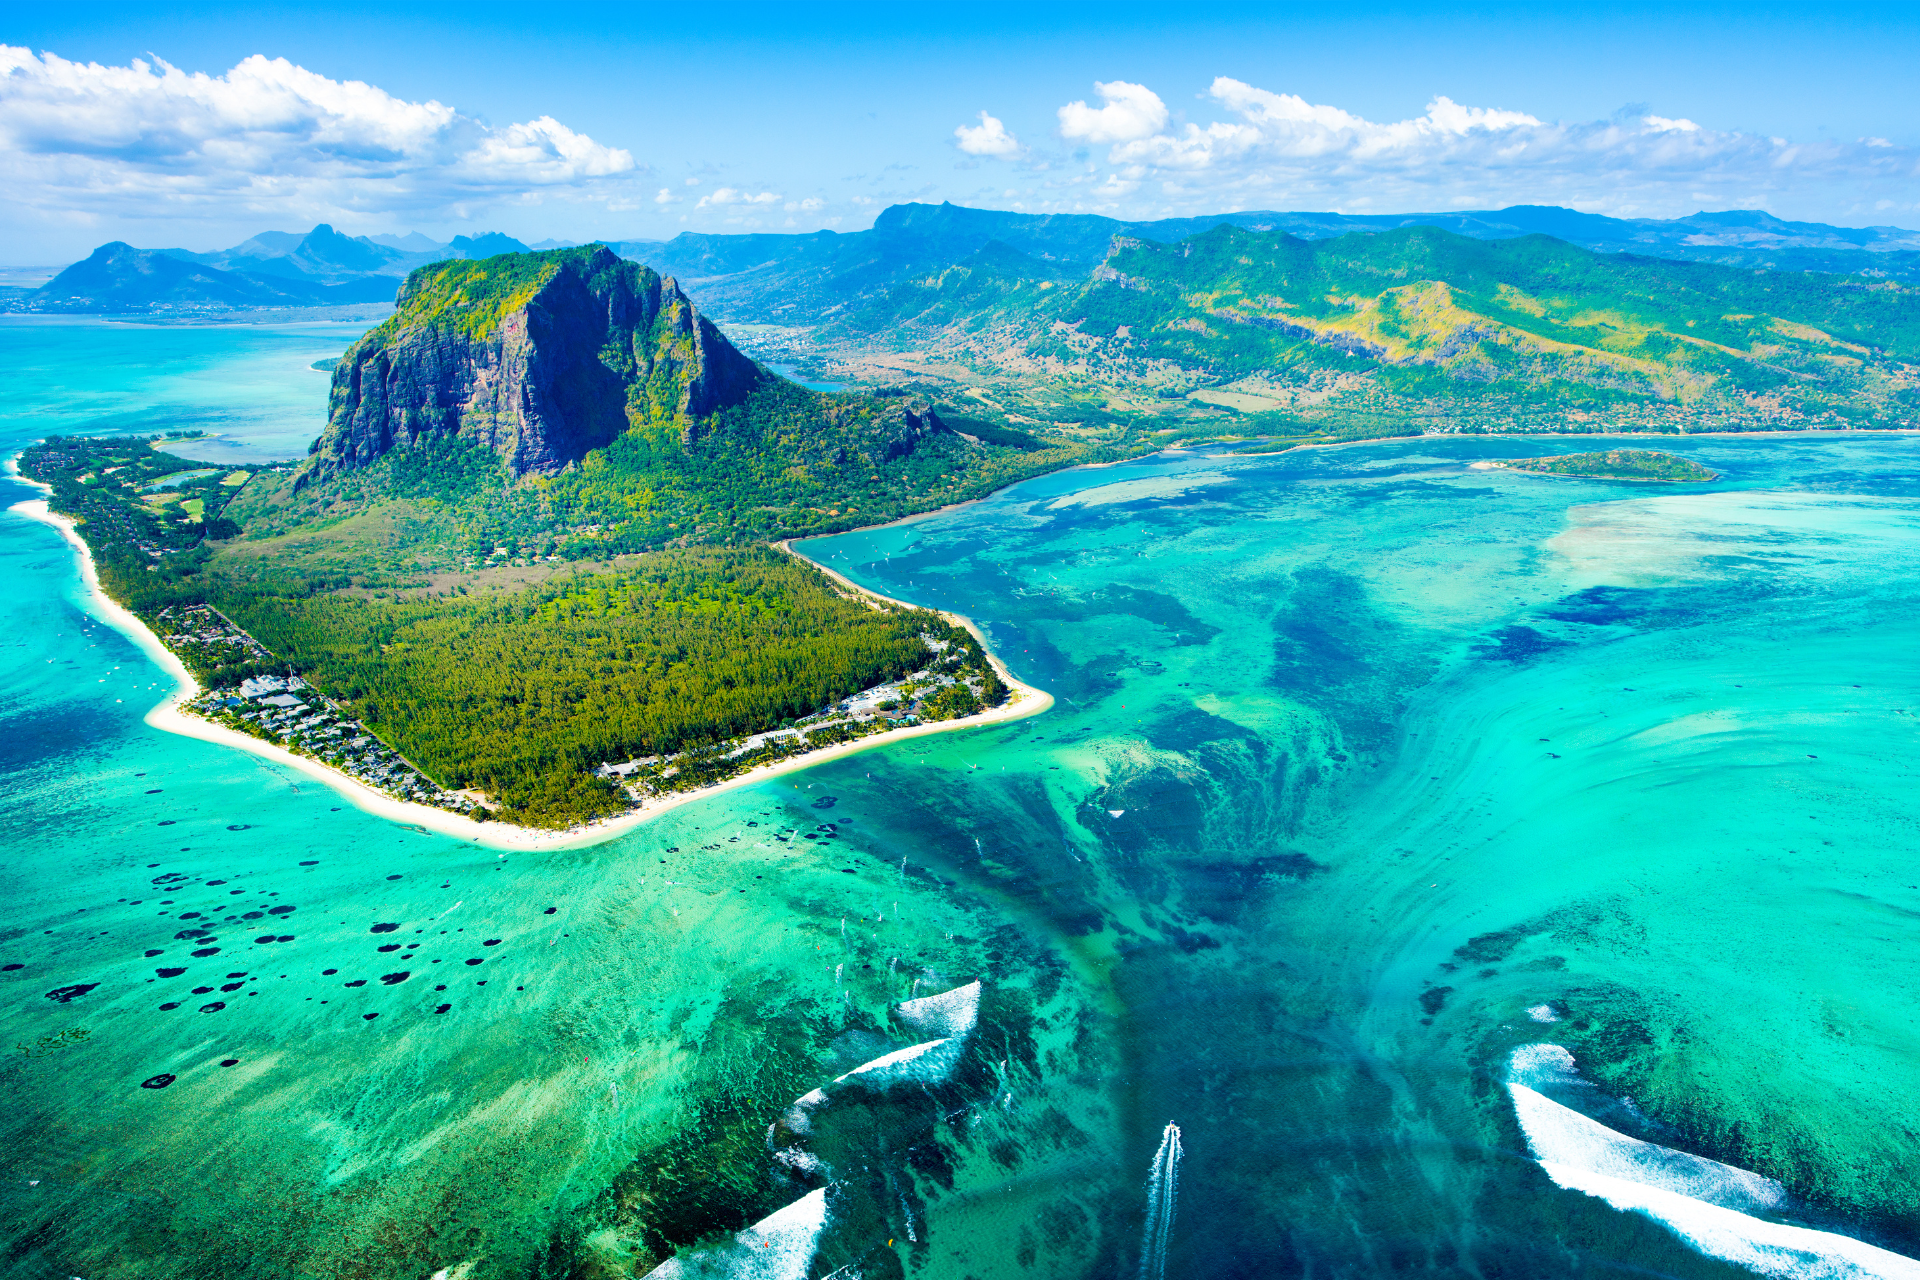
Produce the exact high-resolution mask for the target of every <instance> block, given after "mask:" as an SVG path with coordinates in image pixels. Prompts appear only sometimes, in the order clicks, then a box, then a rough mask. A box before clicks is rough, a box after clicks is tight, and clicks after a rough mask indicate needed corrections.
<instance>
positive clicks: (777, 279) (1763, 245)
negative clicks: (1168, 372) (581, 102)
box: [614, 204, 1920, 325]
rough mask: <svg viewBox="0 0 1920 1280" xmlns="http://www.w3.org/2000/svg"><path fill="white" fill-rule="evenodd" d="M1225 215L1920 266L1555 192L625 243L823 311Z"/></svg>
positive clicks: (1843, 242)
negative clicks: (1468, 203) (1571, 200)
mask: <svg viewBox="0 0 1920 1280" xmlns="http://www.w3.org/2000/svg"><path fill="white" fill-rule="evenodd" d="M1222 224H1226V225H1231V226H1236V227H1241V228H1244V229H1246V230H1249V231H1283V232H1286V233H1288V234H1290V235H1294V236H1297V237H1300V238H1301V239H1305V240H1325V239H1329V238H1332V237H1335V236H1344V235H1351V234H1353V233H1355V232H1362V233H1374V234H1377V233H1380V232H1384V231H1391V230H1396V229H1399V228H1403V227H1437V228H1440V229H1441V230H1445V231H1451V232H1453V233H1454V234H1456V235H1462V236H1467V237H1469V238H1472V239H1476V240H1509V239H1515V238H1518V237H1520V236H1527V235H1548V236H1552V237H1554V238H1555V239H1558V240H1564V241H1567V242H1568V243H1570V244H1575V245H1578V246H1580V247H1581V248H1584V249H1590V250H1593V251H1595V252H1598V253H1608V254H1618V253H1631V254H1638V255H1640V256H1643V257H1652V258H1678V259H1683V260H1688V261H1696V262H1714V263H1719V264H1721V265H1724V266H1743V267H1754V268H1764V269H1772V270H1779V271H1823V272H1832V273H1835V274H1841V275H1866V276H1872V277H1877V278H1887V279H1902V280H1920V232H1916V231H1908V230H1905V229H1903V228H1899V227H1865V228H1856V227H1832V226H1827V225H1825V224H1823V223H1814V222H1786V221H1783V220H1781V219H1779V218H1776V217H1774V216H1773V215H1772V214H1768V213H1760V212H1757V211H1753V210H1735V211H1732V212H1728V213H1697V214H1694V215H1692V216H1691V217H1687V218H1676V219H1672V220H1659V219H1653V218H1637V219H1623V218H1607V217H1602V216H1600V215H1598V214H1589V213H1580V212H1578V211H1576V210H1573V209H1561V208H1556V207H1553V206H1550V205H1516V206H1514V207H1513V208H1510V209H1500V210H1493V211H1475V212H1465V213H1406V214H1377V215H1350V214H1339V213H1275V212H1269V211H1256V212H1249V213H1222V214H1210V215H1207V216H1204V217H1197V218H1168V219H1162V220H1160V221H1154V222H1122V221H1119V220H1117V219H1114V218H1105V217H1100V216H1098V215H1096V214H1078V213H1072V214H1022V213H1006V212H1001V211H998V210H991V209H968V208H963V207H961V206H959V205H953V204H941V205H927V204H903V205H894V206H892V207H890V208H888V209H886V210H885V211H884V212H882V213H881V214H880V216H879V218H877V219H876V220H875V221H874V225H873V229H872V230H870V231H856V232H851V233H848V234H844V235H839V234H835V233H834V232H831V231H820V232H815V233H813V234H811V235H713V234H703V233H694V232H687V233H683V234H681V235H679V236H676V237H674V238H673V239H672V240H669V241H667V242H665V243H664V244H651V245H649V244H644V243H635V242H627V243H624V244H619V245H615V246H614V248H615V249H616V250H617V251H618V252H620V253H621V254H623V255H624V256H626V257H630V258H636V259H638V260H639V261H642V262H645V263H646V264H647V265H648V266H650V267H652V268H653V269H654V270H656V271H659V272H662V273H663V274H667V275H671V276H673V277H675V278H676V279H677V280H679V282H680V284H681V286H682V287H683V288H685V289H686V290H687V292H688V293H689V294H690V295H691V296H692V297H693V298H694V299H695V300H696V301H697V302H699V303H700V305H701V306H702V307H703V308H704V309H705V310H706V311H707V313H708V314H710V315H713V316H715V317H716V318H719V319H722V320H730V321H735V322H746V323H766V324H794V325H813V324H817V323H818V322H820V321H821V320H823V319H827V320H830V319H832V318H834V317H836V316H838V315H840V314H841V313H843V312H845V311H848V310H851V309H854V308H857V307H860V306H863V305H866V304H868V303H870V302H871V301H872V300H873V299H874V298H875V297H876V296H877V295H878V294H879V293H880V292H881V291H883V290H885V289H887V288H890V287H892V286H894V285H898V284H901V283H904V282H907V281H911V280H915V279H918V278H921V277H924V276H926V275H928V274H929V273H937V272H940V271H943V270H945V269H946V268H948V267H951V266H955V265H958V264H959V263H961V262H963V261H965V260H966V259H968V258H969V257H971V256H972V255H974V254H976V253H978V252H980V251H981V250H983V249H985V248H986V247H987V246H988V245H990V244H999V245H1001V246H1003V247H1005V248H1007V249H1011V250H1013V251H1015V252H1017V253H1019V254H1021V255H1022V256H1023V257H1025V258H1027V259H1031V260H1032V267H1031V268H1030V269H1034V270H1039V269H1050V270H1052V271H1054V272H1056V273H1057V274H1058V275H1059V276H1060V278H1062V279H1081V278H1084V277H1085V276H1086V274H1087V273H1088V272H1089V271H1091V270H1092V269H1093V268H1094V267H1096V266H1098V265H1099V264H1100V263H1101V262H1102V261H1104V260H1105V258H1106V256H1107V252H1108V250H1109V248H1110V246H1111V245H1112V243H1113V238H1114V237H1115V236H1125V237H1128V238H1130V239H1137V240H1149V241H1155V242H1158V243H1161V244H1174V243H1177V242H1179V241H1181V240H1184V239H1186V238H1187V237H1189V236H1193V235H1197V234H1199V233H1200V232H1203V231H1207V230H1210V229H1212V228H1213V227H1217V226H1220V225H1222Z"/></svg>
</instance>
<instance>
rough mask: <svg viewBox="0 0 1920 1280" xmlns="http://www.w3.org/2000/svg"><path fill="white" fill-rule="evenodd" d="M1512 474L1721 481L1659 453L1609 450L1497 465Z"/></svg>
mask: <svg viewBox="0 0 1920 1280" xmlns="http://www.w3.org/2000/svg"><path fill="white" fill-rule="evenodd" d="M1498 465H1499V466H1502V467H1505V468H1507V469H1508V470H1510V471H1537V472H1540V473H1541V474H1543V475H1550V476H1576V477H1581V478H1585V479H1592V480H1662V481H1666V482H1668V483H1673V484H1699V483H1702V482H1704V481H1707V480H1718V479H1719V478H1720V477H1719V476H1718V475H1716V474H1715V473H1713V472H1711V471H1709V470H1707V469H1706V468H1705V467H1703V466H1701V465H1700V464H1699V463H1697V462H1689V461H1687V460H1686V459H1685V458H1678V457H1675V456H1674V455H1673V454H1671V453H1662V452H1660V451H1659V450H1657V449H1606V450H1602V451H1600V452H1598V453H1559V454H1553V455H1551V456H1549V457H1545V458H1506V459H1503V460H1501V461H1500V462H1499V463H1498Z"/></svg>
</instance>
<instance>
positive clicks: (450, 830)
mask: <svg viewBox="0 0 1920 1280" xmlns="http://www.w3.org/2000/svg"><path fill="white" fill-rule="evenodd" d="M9 471H10V473H11V474H13V475H15V476H16V477H17V478H19V479H20V480H22V481H23V482H25V483H28V484H34V483H35V482H34V481H31V480H28V479H27V478H26V477H24V476H20V475H19V473H18V471H17V470H15V469H14V468H13V466H12V463H11V461H10V462H9ZM38 487H40V488H45V487H46V486H44V485H40V486H38ZM11 510H13V511H16V512H18V513H19V514H21V515H23V516H26V517H28V518H29V519H33V520H38V521H41V522H42V523H44V524H49V525H52V526H53V527H54V528H56V529H58V530H59V531H60V535H61V536H62V537H63V538H65V539H66V541H67V542H68V544H69V545H71V546H72V547H73V549H74V551H75V552H76V553H78V555H79V557H80V572H81V576H82V577H83V578H84V579H85V581H86V583H87V587H88V592H87V596H88V601H87V602H88V605H89V607H90V608H91V609H92V610H93V612H94V613H95V614H96V615H97V616H99V617H100V619H101V620H102V621H104V622H106V623H108V624H109V625H111V626H113V627H114V628H115V629H117V630H119V631H121V632H124V633H125V634H126V635H127V636H128V637H129V638H130V639H132V640H133V642H134V643H135V644H137V645H139V646H140V648H141V650H142V651H143V652H145V653H146V654H147V656H149V657H151V658H152V659H153V660H154V662H155V663H156V664H158V665H159V666H160V667H161V668H162V669H164V670H165V671H166V672H167V673H168V674H169V675H171V676H172V677H173V678H174V681H175V687H174V690H173V692H172V693H170V694H168V695H167V696H166V698H165V699H163V700H162V701H161V702H160V703H159V705H157V706H155V707H154V708H153V709H152V710H151V711H149V712H148V713H147V715H146V722H147V723H148V724H150V725H152V726H153V727H154V728H156V729H161V730H165V731H166V732H168V733H177V734H181V735H183V736H185V737H189V738H199V739H201V740H202V741H204V742H215V743H219V744H220V745H222V746H227V747H233V748H235V749H237V750H240V751H246V752H251V753H252V754H253V755H256V756H259V757H261V758H262V759H266V760H272V761H274V762H275V763H277V764H283V765H286V766H287V767H288V768H291V769H297V770H299V771H300V772H301V773H304V774H306V775H307V776H309V777H311V778H314V779H316V780H318V781H320V782H323V783H325V784H326V785H327V786H329V787H331V788H332V789H333V790H334V791H336V792H338V793H339V794H340V795H341V796H343V797H345V798H346V799H347V801H348V802H349V803H351V804H352V805H353V806H354V807H355V808H358V809H361V810H363V811H364V812H367V813H371V814H374V815H376V816H378V817H381V818H386V819H387V820H389V821H391V822H396V823H399V824H401V825H402V826H410V827H416V828H422V829H425V830H427V831H432V832H437V833H439V834H441V835H447V836H452V837H455V838H456V839H461V840H471V841H473V842H474V843H476V844H479V845H483V846H485V847H488V848H495V849H558V848H575V847H579V846H582V845H591V844H598V843H600V842H602V841H604V840H611V839H613V838H614V837H615V836H618V835H621V834H623V833H624V832H627V831H630V830H632V829H633V828H635V827H638V826H640V825H641V824H643V823H645V822H648V821H650V820H652V819H653V818H656V817H658V816H659V815H661V814H663V813H665V812H667V811H668V810H670V809H677V808H679V807H680V806H681V805H685V804H691V803H693V802H694V801H696V800H702V799H705V798H706V797H708V796H711V795H717V794H719V793H720V792H722V791H730V790H732V789H734V788H736V787H745V786H751V785H753V784H755V783H759V782H765V781H767V780H768V779H770V778H777V777H779V776H781V775H782V774H788V773H796V772H798V771H800V770H802V769H808V768H811V767H812V766H814V765H816V764H822V763H824V762H826V761H828V760H836V759H839V758H841V757H843V756H850V755H854V754H856V753H858V752H861V751H868V750H871V749H873V748H874V747H879V746H884V745H886V744H887V743H890V742H897V741H900V740H902V739H904V738H916V737H923V736H925V735H928V734H934V733H949V732H952V731H954V730H957V729H971V728H975V727H978V726H984V725H990V724H998V723H1002V722H1004V721H1008V720H1019V719H1023V718H1024V717H1027V716H1031V715H1038V714H1039V713H1040V712H1042V711H1045V710H1046V709H1047V708H1048V707H1051V706H1052V705H1053V697H1052V695H1051V694H1048V693H1046V692H1044V691H1042V690H1040V689H1035V688H1033V687H1032V686H1031V685H1027V684H1022V683H1021V682H1020V681H1018V680H1016V679H1014V678H1013V676H1012V674H1011V673H1009V672H1008V671H1007V669H1006V666H1005V664H1004V663H1002V662H1001V661H1000V659H999V658H998V657H996V656H995V655H994V653H993V651H992V649H991V648H988V646H987V643H986V639H985V637H983V636H981V634H980V630H979V628H978V627H976V626H974V625H973V623H972V622H971V621H969V620H967V619H965V618H962V617H959V616H958V615H956V614H943V616H945V617H948V618H951V619H952V620H953V622H954V623H955V624H956V625H959V626H964V627H966V628H967V630H969V631H970V632H972V633H973V635H974V637H975V638H976V639H979V640H980V644H981V648H982V649H983V650H985V652H986V654H987V659H988V661H989V662H991V663H992V664H993V668H994V671H995V672H996V673H997V674H998V675H999V676H1000V679H1001V680H1002V681H1004V682H1005V683H1006V686H1007V689H1008V691H1009V696H1008V699H1007V701H1006V702H1005V703H1003V704H1001V705H1000V706H998V707H992V708H989V709H988V710H986V711H983V712H981V713H980V714H978V715H973V716H968V717H966V718H964V719H960V720H942V721H938V722H935V723H932V724H918V725H910V726H907V727H905V728H900V729H889V730H887V731H886V732H885V733H876V734H874V735H873V736H871V737H867V738H861V739H858V740H857V741H854V742H842V743H836V744H834V745H832V746H827V747H821V748H819V749H817V750H814V751H807V752H803V753H802V754H800V755H797V756H793V757H791V758H789V759H786V760H781V761H777V762H775V763H772V764H764V765H760V766H758V767H756V768H753V769H749V770H747V771H746V772H745V773H742V774H739V775H737V776H735V777H732V778H728V779H726V780H725V781H724V782H716V783H714V784H712V785H711V786H706V787H700V788H697V789H695V790H692V791H682V792H674V793H672V794H670V795H665V796H658V797H654V798H652V799H649V800H648V801H646V802H645V803H643V804H641V805H640V806H639V807H637V808H635V809H631V810H629V811H627V812H626V813H622V814H619V815H617V816H615V817H612V818H607V819H604V820H602V821H600V822H593V823H588V824H585V825H583V826H578V827H570V828H568V829H566V830H564V831H543V830H539V829H536V828H531V827H519V826H514V825H512V824H511V823H505V822H475V821H474V820H473V819H471V818H468V817H464V816H462V815H460V814H456V813H449V812H447V811H446V810H444V809H435V808H433V807H431V806H430V805H423V804H413V803H411V802H409V801H405V800H396V799H394V798H393V797H392V796H389V795H386V794H384V793H382V792H379V791H376V790H374V789H373V788H372V787H369V786H367V785H366V784H365V783H363V782H361V781H360V780H359V779H357V778H354V777H351V776H349V775H348V774H345V773H342V772H341V771H340V770H338V769H335V768H333V767H331V766H330V765H327V764H323V763H322V762H320V761H318V760H315V759H313V758H311V757H309V756H303V755H299V754H296V753H295V752H292V751H289V750H287V749H286V748H285V747H282V746H279V745H278V744H276V743H271V742H265V741H262V740H261V739H259V738H255V737H252V736H250V735H248V734H244V733H240V732H237V731H236V730H233V729H229V728H227V727H226V726H224V725H218V724H214V723H213V722H211V721H209V720H204V719H202V718H200V717H199V716H196V715H193V714H191V713H189V712H186V711H184V710H182V709H181V707H182V704H183V703H186V702H188V701H190V700H192V699H193V698H195V697H196V696H198V695H199V694H200V693H201V692H202V689H201V687H200V684H199V682H198V681H196V680H195V679H194V678H193V674H192V673H191V672H189V671H188V670H187V668H186V666H185V665H184V664H183V663H182V662H181V661H180V659H179V658H178V657H177V656H176V655H175V654H174V653H173V651H172V650H170V649H168V648H167V647H166V646H165V645H164V644H162V643H160V637H158V636H156V635H155V634H154V633H153V632H152V631H151V630H149V629H148V628H147V625H146V624H145V623H143V622H141V621H140V619H139V618H137V617H135V616H134V615H133V614H132V613H130V612H129V611H128V610H126V609H125V608H123V607H121V606H120V605H119V604H118V603H116V602H115V601H114V600H113V599H112V597H110V596H108V595H107V593H106V592H105V591H104V590H103V589H102V588H101V586H100V575H99V573H98V572H97V571H96V569H95V567H94V563H93V553H92V551H91V550H90V549H89V548H88V547H87V544H86V540H85V539H83V538H82V537H81V536H80V534H79V532H78V531H77V530H76V528H75V526H74V524H73V522H72V521H71V520H69V519H67V518H66V517H65V516H63V515H60V514H59V513H58V512H56V511H53V510H51V509H50V508H49V507H48V505H47V502H46V500H45V499H34V500H31V501H27V502H18V503H15V504H14V505H13V507H12V508H11ZM777 545H778V546H779V547H780V549H781V550H782V551H785V552H786V553H787V554H789V555H792V556H795V557H797V558H799V559H803V560H804V559H806V557H805V556H802V555H800V553H799V552H797V551H795V550H793V549H792V548H791V547H789V546H787V545H786V544H784V543H780V544H777ZM807 563H809V564H813V563H814V562H813V561H811V560H808V561H807ZM816 567H818V568H821V570H822V572H824V573H826V574H827V576H828V577H830V578H832V579H833V580H834V581H835V582H836V583H838V584H840V585H841V586H842V587H844V588H845V589H847V590H849V591H853V592H856V593H858V594H860V595H862V596H866V597H870V598H873V599H876V600H887V599H889V597H886V596H881V595H879V594H878V593H877V592H873V591H868V590H867V589H866V588H864V587H861V586H859V585H857V584H855V583H852V582H849V581H848V580H847V579H846V578H843V577H842V576H841V575H839V574H837V573H835V572H833V571H832V570H831V569H827V568H825V567H824V566H816ZM891 602H892V603H894V604H905V603H906V602H905V601H891ZM935 612H939V611H938V610H936V611H935Z"/></svg>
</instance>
